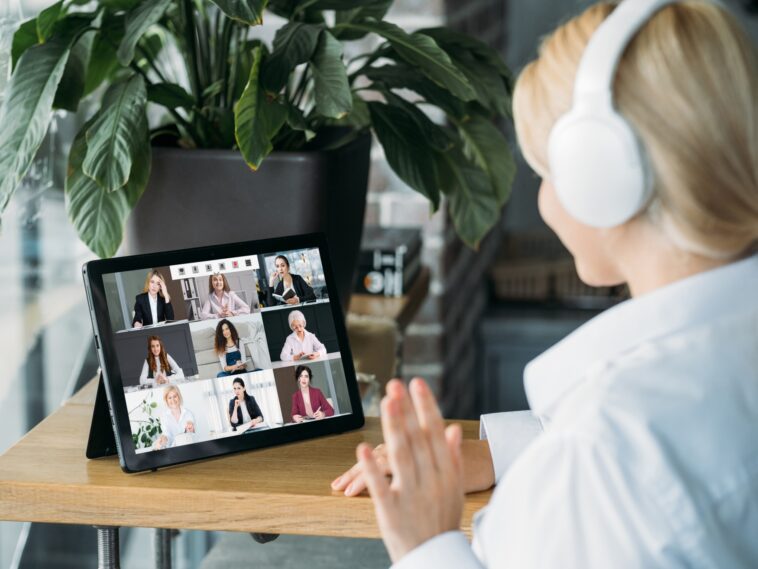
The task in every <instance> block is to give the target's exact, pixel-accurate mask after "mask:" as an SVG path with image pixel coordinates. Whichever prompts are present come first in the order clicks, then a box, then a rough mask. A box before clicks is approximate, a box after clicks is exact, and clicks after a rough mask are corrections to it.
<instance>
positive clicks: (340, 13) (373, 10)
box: [334, 0, 394, 40]
mask: <svg viewBox="0 0 758 569" xmlns="http://www.w3.org/2000/svg"><path fill="white" fill-rule="evenodd" d="M393 1H394V0H374V1H373V2H371V3H367V4H364V5H361V6H357V7H356V6H355V4H353V5H352V6H349V7H348V8H346V9H344V10H337V12H336V14H335V22H336V23H337V24H347V23H350V22H362V21H364V20H367V19H369V18H373V19H375V20H381V19H383V18H384V16H385V15H386V14H387V12H388V11H389V9H390V6H392V2H393ZM367 33H368V32H366V31H356V30H346V29H338V30H336V31H335V33H334V36H335V37H337V38H339V39H340V40H357V39H360V38H362V37H363V36H365V35H366V34H367Z"/></svg>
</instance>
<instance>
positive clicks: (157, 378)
mask: <svg viewBox="0 0 758 569" xmlns="http://www.w3.org/2000/svg"><path fill="white" fill-rule="evenodd" d="M155 383H157V384H158V385H163V384H164V383H168V378H167V377H166V374H165V373H163V372H162V371H160V372H158V375H156V376H155Z"/></svg>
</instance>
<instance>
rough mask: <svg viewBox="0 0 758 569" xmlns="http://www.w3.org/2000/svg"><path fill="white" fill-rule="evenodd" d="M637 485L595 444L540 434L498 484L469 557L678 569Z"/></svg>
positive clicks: (575, 566) (493, 562)
mask: <svg viewBox="0 0 758 569" xmlns="http://www.w3.org/2000/svg"><path fill="white" fill-rule="evenodd" d="M632 460H633V459H632ZM645 482H646V481H642V480H635V478H634V476H630V470H629V467H627V466H625V465H624V464H623V461H620V460H619V458H618V457H617V456H615V455H614V454H613V452H612V451H611V449H609V448H607V447H606V446H605V445H603V444H602V443H600V442H599V441H597V440H594V439H592V438H585V437H583V436H577V435H573V434H572V435H565V434H560V435H554V434H552V433H546V434H545V435H544V436H543V437H541V438H540V440H538V441H535V443H534V444H533V445H531V446H530V447H529V448H528V449H527V450H525V451H524V453H523V454H522V455H521V456H520V457H519V459H518V460H517V461H516V462H515V463H514V464H513V466H512V467H511V469H510V470H509V471H508V473H507V474H506V475H505V477H504V478H503V480H502V481H501V482H500V483H499V484H498V486H497V489H496V490H495V493H494V495H493V497H492V500H491V501H490V504H489V506H488V507H487V509H486V511H485V513H484V515H483V516H482V519H481V521H480V522H479V523H478V525H477V527H476V541H477V551H478V552H480V555H481V557H482V559H483V560H484V561H485V563H486V564H487V566H489V567H508V568H510V567H529V568H530V569H553V568H555V567H561V568H563V569H584V568H586V567H659V566H666V567H672V568H680V567H682V565H681V564H680V561H681V559H675V558H672V557H668V556H667V554H666V552H667V551H669V552H673V551H675V550H676V548H675V547H674V548H672V547H671V543H672V540H671V538H672V535H671V530H670V528H668V527H667V524H669V523H670V520H666V518H665V516H664V515H662V513H661V512H660V511H659V509H658V508H657V507H656V506H655V505H654V504H653V502H652V501H650V500H649V498H648V493H647V490H646V489H645ZM647 482H648V483H649V481H647Z"/></svg>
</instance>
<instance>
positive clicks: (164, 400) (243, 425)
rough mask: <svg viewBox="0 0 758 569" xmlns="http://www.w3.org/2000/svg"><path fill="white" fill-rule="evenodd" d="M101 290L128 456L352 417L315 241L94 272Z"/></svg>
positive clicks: (331, 312) (324, 279)
mask: <svg viewBox="0 0 758 569" xmlns="http://www.w3.org/2000/svg"><path fill="white" fill-rule="evenodd" d="M102 286H103V292H104V297H105V301H106V304H107V313H108V319H109V323H110V332H111V347H112V352H113V354H114V356H115V360H116V362H117V364H116V365H117V366H118V370H119V372H120V374H119V375H120V378H121V385H120V386H117V387H118V388H120V389H123V395H124V399H125V404H126V410H127V413H128V421H129V425H130V428H131V438H132V444H133V445H134V448H133V450H134V452H135V453H136V454H142V453H160V452H162V451H164V450H165V449H171V448H177V447H180V446H186V445H195V444H198V443H204V442H208V441H214V440H220V439H228V438H230V437H249V436H253V437H254V436H255V435H256V433H261V432H264V431H272V430H275V429H298V428H302V427H300V426H301V425H305V424H313V423H314V422H321V421H331V420H333V419H335V418H337V417H340V416H344V415H349V414H351V413H352V411H353V410H352V406H351V397H350V393H349V389H348V385H347V379H346V372H345V367H344V366H343V359H342V358H343V354H342V353H341V352H340V344H339V340H338V334H337V330H336V327H335V322H334V316H333V311H332V307H331V305H330V303H331V300H330V296H329V291H328V290H327V282H326V278H325V275H324V266H323V264H322V258H321V255H320V253H319V249H318V248H304V249H289V250H282V251H279V250H274V251H268V252H265V253H262V254H257V253H256V254H249V255H242V256H234V257H224V258H216V257H214V258H203V259H199V260H198V261H196V262H190V263H181V264H167V265H165V266H145V267H142V268H138V269H131V270H126V271H119V272H103V274H102ZM350 369H352V368H350ZM111 388H112V389H113V385H111Z"/></svg>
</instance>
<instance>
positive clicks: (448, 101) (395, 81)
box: [365, 63, 466, 118]
mask: <svg viewBox="0 0 758 569" xmlns="http://www.w3.org/2000/svg"><path fill="white" fill-rule="evenodd" d="M365 75H366V77H368V78H369V79H371V80H372V81H375V82H379V83H381V84H383V85H385V86H386V87H388V88H390V89H410V90H411V91H414V92H415V93H418V94H419V95H421V97H423V98H424V100H425V101H426V102H427V103H429V104H431V105H435V106H437V107H439V108H440V109H442V110H443V111H445V113H447V114H448V115H450V116H452V117H457V118H463V117H464V116H465V115H466V104H465V103H463V102H462V101H461V100H460V99H457V98H456V97H455V96H453V94H452V93H450V91H447V90H445V89H443V88H442V87H439V86H438V85H437V84H436V83H434V82H433V81H432V80H430V79H428V78H427V77H426V76H424V75H421V74H420V73H418V72H417V71H416V70H414V69H413V68H411V67H409V66H407V65H404V64H402V63H401V64H397V65H382V66H380V67H371V68H369V69H367V70H366V71H365Z"/></svg>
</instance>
